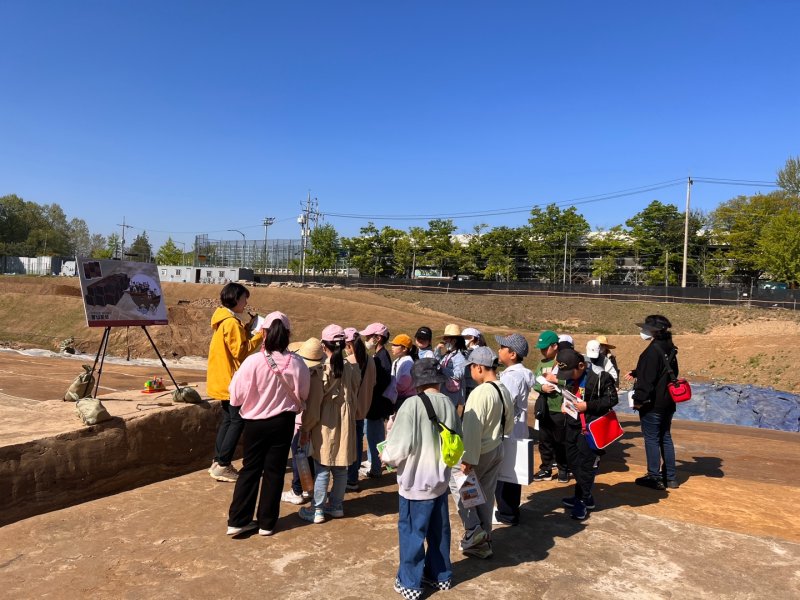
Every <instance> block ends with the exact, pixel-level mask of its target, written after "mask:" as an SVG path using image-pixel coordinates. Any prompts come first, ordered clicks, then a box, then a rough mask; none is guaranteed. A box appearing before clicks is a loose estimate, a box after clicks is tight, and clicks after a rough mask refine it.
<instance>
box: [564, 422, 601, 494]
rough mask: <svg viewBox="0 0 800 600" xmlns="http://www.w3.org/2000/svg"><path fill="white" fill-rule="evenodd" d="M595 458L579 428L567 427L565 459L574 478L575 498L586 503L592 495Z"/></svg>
mask: <svg viewBox="0 0 800 600" xmlns="http://www.w3.org/2000/svg"><path fill="white" fill-rule="evenodd" d="M596 456H597V454H596V453H595V451H594V450H592V449H591V448H590V447H589V443H588V442H587V441H586V436H585V435H583V433H582V432H581V429H580V427H567V457H568V459H569V468H570V469H571V470H572V475H573V476H574V477H575V497H576V498H578V499H579V500H584V501H586V500H588V499H589V496H591V495H592V486H594V460H595V457H596Z"/></svg>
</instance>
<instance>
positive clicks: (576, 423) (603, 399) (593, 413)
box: [567, 367, 619, 427]
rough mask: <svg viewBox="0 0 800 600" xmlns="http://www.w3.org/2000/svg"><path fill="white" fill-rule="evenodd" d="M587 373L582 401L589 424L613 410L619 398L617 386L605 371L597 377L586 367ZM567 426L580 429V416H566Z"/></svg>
mask: <svg viewBox="0 0 800 600" xmlns="http://www.w3.org/2000/svg"><path fill="white" fill-rule="evenodd" d="M587 373H588V375H587V376H586V389H585V390H584V392H583V398H582V400H583V401H584V402H586V412H585V413H584V415H585V417H586V422H587V423H591V422H592V421H594V420H595V419H596V418H598V417H602V416H603V415H604V414H606V413H607V412H608V411H609V410H611V409H612V408H614V406H616V405H617V402H619V397H618V396H617V385H616V383H614V378H613V377H611V375H609V374H608V373H606V372H605V371H603V372H601V373H600V375H598V374H597V373H595V372H594V371H593V370H592V369H591V367H587ZM568 389H569V388H568ZM570 391H572V389H570ZM567 425H571V426H572V427H581V426H582V424H581V420H580V415H578V418H577V419H573V418H572V417H570V416H569V415H567Z"/></svg>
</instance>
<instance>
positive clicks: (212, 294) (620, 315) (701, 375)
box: [0, 276, 800, 393]
mask: <svg viewBox="0 0 800 600" xmlns="http://www.w3.org/2000/svg"><path fill="white" fill-rule="evenodd" d="M163 287H164V297H165V298H166V301H167V306H168V314H169V320H170V324H169V325H168V326H161V327H151V328H150V329H149V331H150V333H151V335H152V336H153V338H154V340H155V341H156V344H157V345H158V347H159V349H160V351H161V352H162V354H164V356H165V357H166V358H179V357H184V356H205V354H206V352H207V349H208V344H209V341H210V338H211V329H210V326H209V323H210V319H211V314H212V312H213V311H214V308H215V307H216V306H217V305H218V294H219V289H220V286H213V285H202V284H182V283H164V284H163ZM251 292H252V293H251V297H250V305H251V308H252V309H253V310H255V311H257V312H259V313H261V314H266V313H268V312H270V311H272V310H281V311H283V312H285V313H286V314H288V315H289V317H290V319H291V321H292V326H293V332H292V335H293V338H294V339H305V338H307V337H310V336H312V335H313V336H319V333H320V331H321V330H322V328H323V327H324V326H325V325H327V324H328V323H331V322H334V323H339V324H341V325H342V326H350V325H352V326H357V327H364V326H366V325H367V324H368V323H370V322H373V321H381V322H383V323H386V324H387V325H388V326H389V328H390V329H391V330H392V332H394V333H400V332H408V333H409V334H413V332H414V331H416V329H417V327H419V326H420V325H423V324H424V325H428V326H429V327H431V328H432V329H433V330H434V332H441V331H443V330H444V326H445V325H446V324H447V323H450V322H456V323H458V324H459V325H461V326H467V325H468V324H469V325H475V326H478V327H479V328H480V329H481V330H482V331H483V332H484V333H485V334H486V335H487V338H488V340H489V343H490V345H496V344H495V342H494V339H493V336H494V334H498V333H502V334H506V333H508V332H509V331H511V330H512V329H514V328H516V329H517V330H518V331H520V332H521V333H523V334H524V335H526V336H527V337H528V339H529V340H530V341H532V340H534V339H536V336H538V333H539V331H541V330H542V329H543V328H546V327H553V328H555V329H556V330H557V331H559V332H566V333H571V334H573V336H574V337H575V340H576V343H577V345H578V347H579V348H580V347H581V346H582V345H583V344H585V343H586V341H588V340H589V339H591V338H592V337H594V335H597V334H600V333H603V334H606V335H608V336H609V338H610V340H611V342H612V343H613V344H615V345H616V346H617V350H616V352H617V355H618V358H619V363H620V367H621V368H622V369H623V370H628V369H631V368H633V367H634V366H635V364H636V359H637V357H638V355H639V353H640V352H641V350H642V349H643V347H644V343H643V342H642V341H641V340H640V339H639V336H638V331H637V329H636V327H635V325H634V324H633V323H634V322H635V321H637V320H640V319H641V318H643V317H644V316H645V315H647V314H652V313H662V314H665V315H667V316H668V317H669V318H670V319H671V320H672V321H673V324H674V329H675V333H676V335H675V342H676V344H677V345H678V346H679V348H680V354H679V361H680V364H681V368H682V369H683V374H684V375H686V376H688V377H689V378H691V379H696V380H698V381H710V380H713V381H719V382H736V383H753V384H756V385H762V386H771V387H774V388H776V389H780V390H784V391H789V392H794V393H798V392H800V370H798V369H794V368H792V367H793V365H794V364H795V362H796V350H795V349H796V348H797V347H798V346H800V315H797V314H795V313H793V312H791V311H773V310H768V309H747V308H727V307H714V306H703V305H688V304H687V305H681V304H672V303H669V304H657V303H644V302H641V303H640V302H632V303H630V302H612V301H605V300H585V299H574V300H573V299H566V298H529V297H525V298H520V297H503V296H467V295H459V294H446V295H445V294H421V293H414V292H383V293H378V292H372V291H366V290H348V289H297V288H270V287H251ZM101 333H102V331H101V329H97V328H95V329H90V328H87V327H86V322H85V317H84V312H83V304H82V300H81V297H80V287H79V283H78V281H77V279H74V278H37V277H8V276H5V277H0V341H1V342H3V343H5V344H6V345H11V346H17V347H26V348H31V347H34V348H45V349H51V350H56V349H57V346H58V343H59V342H60V341H61V340H62V339H64V338H67V337H69V336H73V337H75V339H76V343H77V347H78V348H79V349H80V350H81V351H84V352H87V353H91V354H93V353H95V352H96V349H97V346H98V345H99V342H100V335H101ZM109 352H110V353H111V354H113V355H115V356H121V357H127V356H130V357H133V358H136V357H154V356H155V355H154V353H153V350H152V348H151V346H150V344H149V342H148V341H147V338H146V337H145V335H144V333H143V332H142V331H141V330H140V329H139V328H135V327H131V328H116V329H113V330H112V334H111V340H110V345H109ZM537 360H538V357H537V356H536V355H535V353H534V354H532V355H531V356H530V357H529V358H528V359H527V360H526V364H527V365H528V366H529V367H533V366H535V364H536V362H537Z"/></svg>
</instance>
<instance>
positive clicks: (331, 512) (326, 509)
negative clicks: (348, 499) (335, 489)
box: [322, 502, 344, 519]
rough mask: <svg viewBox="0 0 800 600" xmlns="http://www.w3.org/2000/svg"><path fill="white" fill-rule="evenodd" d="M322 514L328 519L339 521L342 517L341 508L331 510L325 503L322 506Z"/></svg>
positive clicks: (342, 511) (342, 510)
mask: <svg viewBox="0 0 800 600" xmlns="http://www.w3.org/2000/svg"><path fill="white" fill-rule="evenodd" d="M322 512H323V513H324V514H326V515H328V516H329V517H333V518H334V519H341V518H342V517H343V516H344V509H343V508H341V507H340V508H332V507H331V505H330V504H328V503H327V502H326V503H325V504H323V505H322Z"/></svg>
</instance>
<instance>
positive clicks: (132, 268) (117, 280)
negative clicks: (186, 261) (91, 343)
mask: <svg viewBox="0 0 800 600" xmlns="http://www.w3.org/2000/svg"><path fill="white" fill-rule="evenodd" d="M78 274H79V276H80V280H81V292H82V293H83V307H84V309H85V310H86V323H87V324H88V325H89V327H125V326H128V325H134V326H139V325H140V326H143V327H144V326H147V325H166V324H167V306H166V302H165V301H164V296H163V294H162V292H161V281H160V280H159V278H158V267H157V265H155V264H154V263H140V262H131V261H124V260H96V259H91V258H79V259H78Z"/></svg>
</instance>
